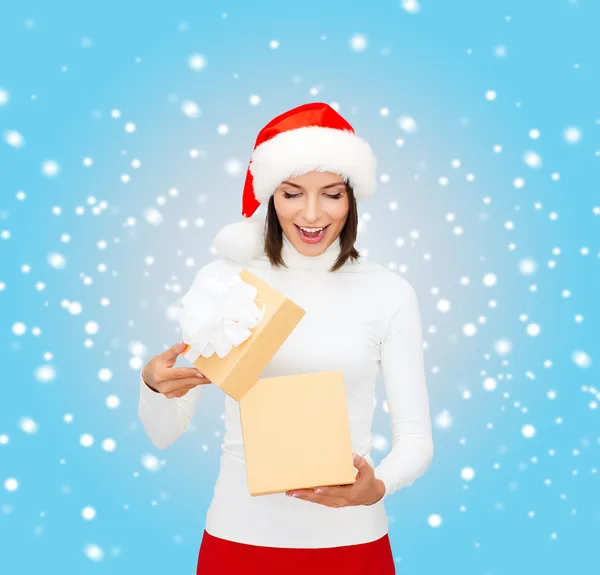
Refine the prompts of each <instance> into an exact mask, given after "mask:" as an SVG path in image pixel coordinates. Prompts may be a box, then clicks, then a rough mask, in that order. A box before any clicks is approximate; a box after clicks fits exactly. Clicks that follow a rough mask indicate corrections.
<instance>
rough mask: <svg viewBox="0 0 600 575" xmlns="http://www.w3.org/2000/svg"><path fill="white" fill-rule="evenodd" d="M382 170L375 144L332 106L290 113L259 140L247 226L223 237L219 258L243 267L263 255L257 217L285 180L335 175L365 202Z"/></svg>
mask: <svg viewBox="0 0 600 575" xmlns="http://www.w3.org/2000/svg"><path fill="white" fill-rule="evenodd" d="M376 165H377V162H376V160H375V156H374V155H373V152H372V150H371V147H370V146H369V144H368V143H367V142H366V141H365V140H363V139H362V138H359V137H358V136H357V135H356V134H355V132H354V129H353V128H352V126H351V125H350V124H349V123H348V122H347V121H346V120H345V119H344V118H343V117H342V116H341V115H340V114H338V113H337V112H336V111H335V110H334V109H333V108H332V107H331V106H329V105H328V104H323V103H320V102H315V103H310V104H304V105H302V106H298V107H296V108H293V109H291V110H288V111H287V112H284V113H283V114H281V115H279V116H277V117H276V118H274V119H273V120H271V121H270V122H269V123H268V124H267V125H266V126H265V127H264V128H263V129H262V130H261V131H260V132H259V134H258V137H257V139H256V144H255V146H254V152H253V154H252V157H251V159H250V164H249V166H248V171H247V172H246V181H245V184H244V191H243V194H242V215H243V216H244V218H245V220H244V221H241V222H237V223H234V224H230V225H228V226H226V227H225V228H223V229H222V230H221V231H220V232H219V234H218V235H217V237H216V238H215V249H216V251H217V253H218V254H219V255H221V256H224V257H227V258H230V259H232V260H234V261H238V262H242V263H243V262H246V261H248V260H250V259H252V258H253V257H255V256H256V255H259V254H261V253H262V252H263V249H264V219H262V218H260V219H259V218H252V216H253V214H254V213H255V212H256V210H257V209H258V208H259V206H260V205H261V204H266V203H267V202H268V201H269V198H270V197H271V195H273V193H274V191H275V190H276V189H277V186H279V184H281V182H283V181H284V180H286V179H288V178H293V177H295V176H300V175H303V174H306V173H307V172H311V171H313V170H318V171H322V172H333V173H335V174H339V175H340V176H342V177H343V178H344V179H345V180H346V181H347V182H348V183H349V184H350V186H352V189H353V190H354V196H355V198H356V199H357V200H363V199H365V198H368V197H370V196H371V195H372V194H373V193H374V192H375V188H376ZM250 218H252V219H250Z"/></svg>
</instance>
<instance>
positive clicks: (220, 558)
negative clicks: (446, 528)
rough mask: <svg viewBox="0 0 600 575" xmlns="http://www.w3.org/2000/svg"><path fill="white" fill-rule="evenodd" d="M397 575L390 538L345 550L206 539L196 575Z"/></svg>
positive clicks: (210, 536) (212, 537)
mask: <svg viewBox="0 0 600 575" xmlns="http://www.w3.org/2000/svg"><path fill="white" fill-rule="evenodd" d="M307 573H310V575H336V574H338V573H340V574H343V575H395V573H396V568H395V566H394V558H393V555H392V548H391V546H390V540H389V536H388V535H387V534H386V535H384V536H383V537H381V538H380V539H377V540H376V541H371V542H369V543H360V544H358V545H347V546H343V547H324V548H319V549H312V548H288V547H262V546H258V545H248V544H246V543H237V542H235V541H227V540H225V539H220V538H219V537H214V536H213V535H211V534H210V533H208V532H207V531H206V530H205V531H204V534H203V536H202V543H201V545H200V552H199V553H198V566H197V568H196V575H238V574H239V575H281V574H284V575H306V574H307Z"/></svg>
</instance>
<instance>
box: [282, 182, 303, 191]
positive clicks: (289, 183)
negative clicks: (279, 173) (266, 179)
mask: <svg viewBox="0 0 600 575" xmlns="http://www.w3.org/2000/svg"><path fill="white" fill-rule="evenodd" d="M283 184H287V185H288V186H292V188H298V189H299V190H303V189H304V188H303V187H302V186H299V185H298V184H292V182H288V181H287V180H285V181H283V182H281V185H283Z"/></svg>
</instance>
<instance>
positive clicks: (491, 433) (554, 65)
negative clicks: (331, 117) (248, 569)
mask: <svg viewBox="0 0 600 575" xmlns="http://www.w3.org/2000/svg"><path fill="white" fill-rule="evenodd" d="M420 8H421V9H420V10H419V11H418V12H417V13H410V11H407V10H405V9H403V6H402V4H401V2H399V1H374V0H370V1H369V2H352V1H347V2H333V1H329V2H325V1H323V0H321V1H314V0H304V1H303V2H285V3H284V2H274V1H273V2H266V1H264V2H252V3H250V2H224V3H221V2H191V1H187V2H183V1H179V2H178V1H171V2H161V3H158V2H157V3H155V4H151V3H147V2H144V3H142V2H114V1H113V0H108V1H105V2H101V3H100V2H96V3H91V2H79V3H76V2H64V1H62V2H60V1H59V2H52V3H49V2H41V1H39V0H38V1H33V2H17V1H12V2H10V1H6V2H3V3H2V5H1V6H0V90H1V91H0V133H1V134H2V135H3V139H2V141H0V358H1V360H2V367H3V369H2V375H1V379H0V381H1V383H0V386H1V390H2V395H1V398H0V482H1V483H0V561H1V563H0V572H1V573H3V574H7V575H16V574H19V575H20V574H31V573H40V572H44V573H45V572H48V573H55V572H56V573H63V574H77V575H82V574H84V573H86V574H87V573H99V572H105V573H111V574H115V575H116V574H120V573H167V572H168V573H192V572H194V569H195V563H196V557H197V552H198V547H199V543H200V539H201V536H202V531H203V528H204V514H205V512H206V508H207V506H208V504H209V502H210V498H211V496H212V486H213V484H214V481H215V479H216V475H217V473H218V461H219V450H220V443H221V438H222V427H223V422H222V413H223V395H222V393H221V392H220V390H218V389H216V388H214V387H212V388H210V389H207V393H206V394H205V396H204V399H203V402H202V403H201V405H199V407H198V410H197V413H196V417H195V420H194V423H193V426H192V428H191V429H190V430H189V431H188V433H186V435H185V436H184V437H182V438H181V439H180V440H179V441H178V442H177V443H176V444H175V445H173V446H172V447H170V448H169V449H168V450H167V451H159V450H156V449H155V448H154V446H153V445H152V444H151V443H150V441H149V439H148V438H147V437H146V436H145V433H144V430H143V428H142V426H141V424H140V422H139V421H138V419H137V402H138V392H139V388H138V385H139V383H138V372H139V369H140V367H141V366H142V365H144V363H145V362H146V361H148V360H149V359H150V358H151V357H152V356H153V355H155V354H157V353H159V352H161V351H162V350H163V349H164V348H166V347H168V346H171V345H173V344H174V343H176V342H177V341H178V333H177V329H176V325H175V323H174V322H173V321H172V320H170V319H169V317H168V315H167V309H168V307H169V306H170V305H171V304H172V303H174V301H175V300H176V299H177V297H178V296H179V295H181V294H182V292H183V291H185V290H186V289H187V287H188V286H189V284H190V282H191V280H192V278H193V276H194V273H195V270H197V269H198V267H199V266H201V265H203V264H205V263H207V262H208V261H210V260H211V259H212V258H213V257H214V256H213V254H212V253H211V244H212V240H213V238H214V235H215V234H216V232H217V231H218V230H219V229H220V228H221V227H222V226H223V225H225V224H226V223H230V222H232V221H235V220H238V219H240V218H241V214H240V210H241V189H242V186H243V178H244V173H245V170H246V166H247V161H248V159H249V157H250V154H251V152H252V147H253V145H254V140H255V138H256V135H257V133H258V131H259V130H260V128H261V127H262V126H263V125H264V124H265V123H267V122H268V121H269V120H270V119H271V118H272V117H274V116H275V115H277V114H279V113H281V112H283V111H285V110H287V109H288V108H291V107H293V106H296V105H299V104H302V103H305V102H309V101H325V102H328V103H332V104H334V105H335V106H336V107H338V108H339V111H340V113H342V114H343V115H344V116H345V117H346V118H347V119H348V120H349V121H350V122H351V123H352V124H353V125H354V127H355V128H356V130H357V132H358V133H359V134H360V135H361V136H363V137H365V138H367V139H368V140H369V142H370V143H371V144H372V146H373V149H374V151H375V153H376V155H377V157H378V160H379V168H378V171H379V174H380V176H382V178H381V179H382V181H381V183H380V186H379V190H378V192H377V194H376V195H375V197H374V198H372V199H370V200H368V201H365V202H363V203H361V204H360V213H361V232H360V235H359V239H358V244H357V245H358V247H359V248H360V249H361V251H362V253H363V255H364V256H365V257H369V258H372V259H373V260H375V261H377V262H379V263H381V264H382V265H386V266H387V265H390V267H391V269H394V270H395V271H397V273H401V274H403V275H404V276H405V277H406V278H407V279H408V280H409V281H410V282H411V283H412V284H413V285H414V287H415V289H416V290H417V293H418V295H419V301H420V309H421V315H422V321H423V327H424V331H425V339H426V343H427V350H426V369H427V374H428V386H429V394H430V402H431V410H432V418H433V421H434V442H435V456H434V461H433V463H432V465H431V467H430V468H429V470H428V471H427V473H426V474H425V475H424V476H423V477H421V478H419V479H418V480H417V481H416V482H415V483H414V484H413V485H412V486H410V487H407V488H405V489H403V490H401V491H399V492H397V493H396V494H394V495H393V496H391V497H390V499H389V500H387V503H386V506H387V511H388V515H389V518H390V538H391V541H392V546H393V551H394V556H395V558H396V562H397V569H398V573H403V574H411V575H413V574H414V575H416V574H426V573H427V574H429V573H440V572H443V573H461V574H463V575H467V574H469V575H470V574H479V575H500V574H509V573H510V574H511V575H518V574H525V573H544V574H547V575H551V574H559V573H567V572H568V573H571V572H573V573H597V572H599V571H600V567H598V562H597V559H596V558H595V557H594V550H595V545H596V544H597V534H598V528H599V526H600V525H599V523H600V497H599V496H598V493H599V489H598V482H599V477H598V467H599V466H600V462H599V453H600V432H599V431H600V425H599V412H598V409H597V403H598V399H599V393H600V392H599V389H598V388H600V385H599V384H598V379H599V378H598V368H597V362H598V341H599V337H600V333H599V331H600V330H599V328H598V326H599V325H600V317H599V310H600V306H599V305H598V288H599V287H600V285H599V284H600V273H599V256H600V252H599V250H600V245H599V243H600V242H599V240H600V232H599V230H600V207H599V206H600V192H599V191H598V189H599V188H598V162H600V157H599V156H600V151H599V150H600V142H599V139H598V130H600V125H599V124H600V110H599V109H598V101H599V98H598V96H599V94H598V77H600V70H599V60H598V54H599V53H600V51H599V50H600V46H599V41H598V40H597V38H598V36H597V30H596V28H597V22H598V21H599V18H600V4H599V3H597V2H593V1H592V0H587V1H586V0H582V1H581V2H576V1H569V0H548V1H542V0H537V1H535V0H527V1H524V0H521V1H517V0H497V1H487V2H482V1H476V0H470V1H467V0H464V1H454V2H444V1H441V0H440V1H433V0H431V1H423V2H422V3H421V7H420ZM356 34H360V35H363V36H364V38H365V39H366V46H365V47H364V49H363V50H358V51H357V50H356V49H353V47H352V43H351V38H352V37H353V36H355V35H356ZM272 40H277V41H278V42H279V45H278V47H277V48H273V47H271V46H270V42H271V41H272ZM499 46H500V47H504V48H500V49H499V48H498V47H499ZM195 53H199V54H202V55H204V57H205V58H206V63H207V64H206V67H205V68H203V69H202V70H199V71H198V70H194V69H192V68H190V66H189V65H188V58H189V57H190V55H192V54H195ZM489 90H494V91H495V92H496V98H495V99H494V100H489V99H488V98H486V93H487V92H488V91H489ZM251 95H258V96H260V103H259V104H258V105H253V104H251V102H250V96H251ZM188 100H189V101H193V102H196V103H197V104H198V106H199V107H200V109H201V113H200V115H199V116H198V117H196V118H191V117H189V116H188V115H186V114H185V113H183V111H182V103H183V102H185V101H188ZM382 109H387V113H386V112H385V111H383V112H382ZM113 110H119V111H120V115H118V117H113V113H112V111H113ZM115 115H116V114H115ZM402 116H409V117H411V118H413V119H414V121H415V122H416V130H415V131H413V132H408V133H407V132H406V131H404V130H403V129H402V128H401V126H400V123H399V118H400V117H402ZM128 122H132V123H134V124H135V131H133V132H128V131H127V130H126V129H125V125H126V124H127V123H128ZM221 124H226V125H227V126H228V127H229V131H228V133H227V134H220V133H218V131H217V128H218V126H219V125H221ZM569 126H575V127H576V128H577V129H578V130H579V133H580V135H581V138H580V139H579V140H578V141H576V142H569V141H568V140H567V139H565V134H564V132H565V129H567V128H568V127H569ZM532 129H537V130H539V138H537V139H534V138H532V137H531V136H530V130H532ZM11 130H12V131H16V132H18V133H19V134H21V135H22V138H23V139H24V140H23V142H24V144H23V145H21V146H14V145H11V144H10V141H13V142H14V141H15V140H14V136H13V138H12V139H11V137H10V131H11ZM398 138H400V139H401V140H402V142H398V143H397V139H398ZM398 144H402V145H398ZM496 145H499V146H501V151H499V152H495V151H494V146H496ZM192 149H194V150H197V152H196V153H195V154H193V155H195V156H196V157H192V156H191V155H190V150H192ZM528 151H534V152H536V153H537V154H539V157H540V158H541V160H542V164H541V166H540V167H537V168H536V167H530V166H529V165H527V164H526V163H525V162H524V154H525V153H526V152H528ZM86 157H89V158H91V159H92V161H93V163H92V164H91V165H89V166H86V165H85V164H84V158H86ZM456 159H458V160H459V161H460V165H459V166H458V164H457V163H455V164H454V165H455V166H458V167H454V166H453V165H452V163H451V162H452V161H453V160H456ZM48 160H53V161H55V162H57V163H58V165H59V166H60V171H59V173H58V174H57V175H56V176H53V177H49V176H48V175H46V174H45V173H44V171H43V170H42V167H41V166H42V164H43V163H44V162H46V161H48ZM134 160H139V162H140V165H139V167H137V168H136V167H133V166H132V161H134ZM232 160H236V161H237V162H238V164H237V166H238V169H237V170H236V169H231V166H232V165H234V166H235V165H236V164H235V162H234V163H233V164H232V163H231V161H232ZM123 174H127V175H128V176H129V178H130V179H129V181H128V182H124V181H122V175H123ZM468 174H473V175H474V179H473V178H472V177H471V178H470V179H471V180H472V181H469V180H468V178H467V175H468ZM552 174H559V176H555V178H554V179H553V178H552ZM440 178H447V179H448V183H447V184H446V185H441V183H440ZM515 178H523V179H524V181H525V185H524V186H523V187H520V188H519V187H515V185H514V183H513V182H514V180H515ZM442 181H443V180H442ZM23 193H24V194H23ZM101 202H106V204H104V206H105V207H104V209H102V206H101ZM392 202H395V204H393V203H392ZM56 207H60V213H57V210H56V209H55V208H56ZM78 207H79V208H81V209H79V210H78V209H77V208H78ZM150 208H152V209H154V210H158V212H160V214H161V216H162V219H161V221H160V222H159V223H158V222H157V221H156V218H155V217H152V213H154V212H151V213H150V215H148V214H149V212H148V211H147V210H148V209H150ZM449 214H451V215H449ZM553 214H556V216H554V215H553ZM182 220H185V221H184V222H183V223H182ZM186 222H187V225H186ZM457 226H460V228H461V229H460V230H458V231H457V229H456V227H457ZM461 232H462V233H461ZM63 234H68V238H66V237H64V236H63ZM397 238H402V239H403V240H404V244H403V245H402V242H397ZM67 239H68V241H65V240H67ZM102 241H104V242H106V243H105V244H102V243H100V244H99V242H102ZM399 244H400V245H399ZM553 250H554V251H553ZM54 253H58V254H60V255H61V256H63V257H64V262H65V265H64V266H58V268H57V267H56V266H55V265H52V262H55V261H56V256H52V254H54ZM148 258H152V259H148ZM523 260H531V261H533V262H535V263H536V264H537V268H536V271H535V272H534V273H525V272H524V269H523V266H522V265H521V264H522V261H523ZM403 266H404V267H403ZM486 274H495V276H496V278H497V283H496V284H495V285H493V286H489V285H486V284H485V283H484V281H483V278H484V276H486ZM461 278H468V279H469V281H468V283H466V282H465V281H464V279H463V281H461ZM39 282H42V284H40V283H39ZM564 290H569V293H568V294H565V292H564ZM567 295H568V297H566V296H567ZM103 298H107V300H103ZM441 299H446V300H448V301H449V302H450V304H451V307H450V310H449V311H448V312H447V313H442V312H440V311H439V310H438V307H437V305H438V302H439V300H441ZM77 304H80V305H81V309H80V310H79V309H78V307H77ZM90 321H93V322H97V324H98V327H99V329H98V331H97V333H92V334H90V333H87V332H86V325H87V324H88V322H90ZM471 323H472V324H474V325H476V326H477V332H476V333H475V335H472V336H469V335H466V334H465V333H464V331H463V327H464V326H465V325H466V324H471ZM530 324H536V325H538V326H539V327H540V332H539V335H529V333H528V326H529V325H530ZM20 327H21V329H20ZM35 328H38V329H37V330H36V329H35ZM502 341H506V342H509V343H510V352H509V353H503V352H502V349H500V350H499V348H498V345H497V344H498V342H502ZM499 351H500V353H499ZM578 352H583V353H584V354H585V355H581V354H580V355H576V354H577V353H578ZM48 354H49V355H48ZM574 354H575V355H574ZM578 357H583V358H584V361H576V359H577V358H578ZM184 364H185V363H184ZM40 368H42V371H41V372H40V371H39V369H40ZM100 370H110V377H103V376H102V375H101V374H104V373H108V372H106V371H104V372H101V371H100ZM40 373H42V376H40ZM45 373H46V374H47V373H52V374H54V375H53V377H50V378H48V377H44V376H43V374H45ZM490 377H492V378H495V380H496V382H497V387H496V388H495V389H494V390H487V389H486V388H485V387H484V385H483V382H484V381H485V380H486V378H490ZM48 379H49V381H48ZM594 386H596V387H594ZM552 392H553V393H552ZM109 396H117V397H118V398H119V405H118V406H117V407H113V408H110V407H108V406H107V404H106V399H107V397H109ZM383 399H384V396H383V389H382V386H381V382H380V381H379V382H378V404H377V407H376V416H375V421H374V425H373V432H374V434H376V436H377V441H376V445H377V446H378V447H379V448H380V449H378V450H374V452H373V455H374V458H375V461H376V463H377V462H378V461H379V460H380V459H381V457H383V456H384V455H385V453H387V451H388V450H389V448H390V444H389V437H390V428H389V421H388V416H387V414H386V413H385V410H384V409H382V406H383ZM66 414H70V416H71V417H72V420H70V419H69V418H68V417H67V420H69V421H70V422H67V421H65V415H66ZM23 418H30V419H31V420H33V421H34V422H35V424H36V427H35V431H34V432H32V429H31V425H29V426H28V425H26V424H23ZM524 425H532V426H533V427H534V428H535V431H536V433H535V435H534V436H533V437H525V435H524V434H523V431H522V429H523V426H524ZM23 428H24V429H25V430H24V429H23ZM26 430H28V431H26ZM83 434H89V435H91V436H92V437H93V438H94V442H93V445H91V446H89V447H84V446H82V445H81V444H80V438H81V436H82V435H83ZM107 438H108V439H113V440H114V441H115V442H116V449H114V450H113V451H106V450H105V449H103V441H104V440H105V439H107ZM148 456H150V458H149V457H148ZM148 461H150V464H148ZM152 463H154V465H153V464H152ZM464 468H472V469H473V470H474V477H473V478H472V479H471V480H469V479H465V478H464V477H463V476H462V475H461V470H463V469H464ZM14 480H16V482H17V483H15V481H14ZM15 485H17V488H16V489H14V487H15ZM86 507H92V508H93V509H94V510H95V513H96V514H95V517H94V518H93V519H91V520H86V519H84V518H83V517H82V510H83V509H84V508H86ZM531 512H533V513H531ZM435 515H439V517H440V518H441V524H440V525H439V526H437V527H435V526H432V520H431V517H432V516H435ZM433 525H435V522H433ZM89 545H93V546H95V547H91V548H90V547H88V546H89ZM90 549H91V551H90Z"/></svg>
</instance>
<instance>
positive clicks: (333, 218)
mask: <svg viewBox="0 0 600 575" xmlns="http://www.w3.org/2000/svg"><path fill="white" fill-rule="evenodd" d="M273 202H274V205H275V211H276V212H277V218H278V220H279V224H280V225H281V228H282V230H283V233H284V234H285V235H286V237H287V238H288V240H290V242H291V243H292V245H293V246H294V247H295V248H296V250H297V251H298V252H300V253H301V254H303V255H305V256H318V255H320V254H322V253H323V252H324V251H325V250H326V249H327V248H328V247H329V246H330V245H331V244H332V243H333V242H334V241H335V240H336V239H337V237H338V236H339V235H340V232H341V231H342V229H343V227H344V224H345V223H346V218H347V217H348V211H349V207H350V202H349V200H348V192H347V191H346V184H345V183H344V180H343V178H342V177H341V176H338V175H337V174H334V173H332V172H318V171H314V172H308V173H307V174H304V175H302V176H296V177H295V178H289V179H288V180H286V181H284V182H282V183H281V184H280V185H279V186H278V188H277V189H276V190H275V193H274V194H273Z"/></svg>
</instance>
